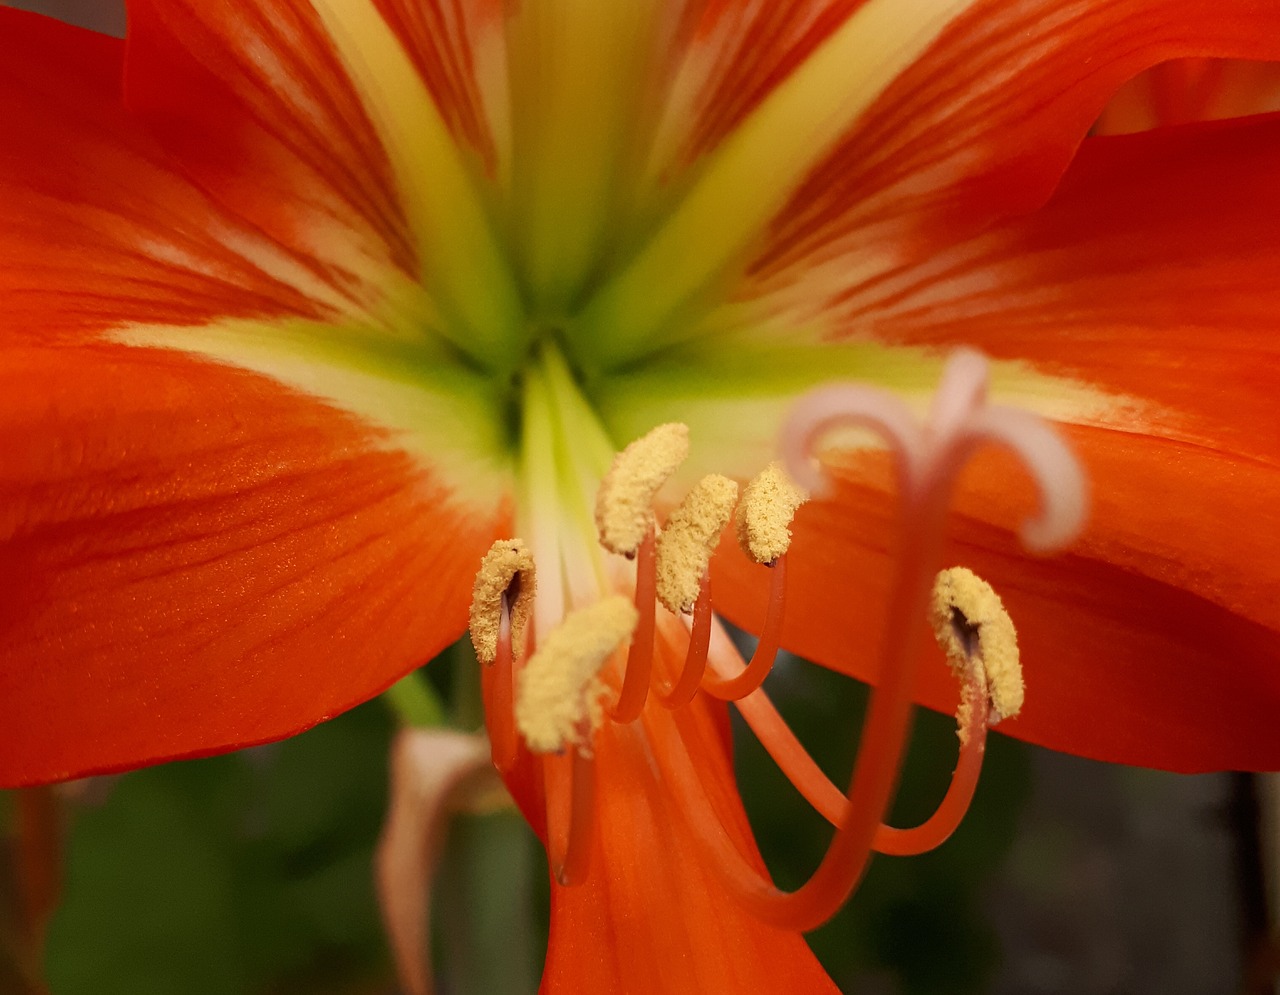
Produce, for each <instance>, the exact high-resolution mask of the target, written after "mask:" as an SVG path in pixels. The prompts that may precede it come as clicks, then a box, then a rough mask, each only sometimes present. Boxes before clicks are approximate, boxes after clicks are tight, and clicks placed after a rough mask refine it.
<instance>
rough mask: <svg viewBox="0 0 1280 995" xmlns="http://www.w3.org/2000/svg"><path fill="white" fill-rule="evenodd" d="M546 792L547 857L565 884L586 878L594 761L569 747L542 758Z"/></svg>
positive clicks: (592, 812) (592, 805)
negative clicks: (562, 751) (561, 751)
mask: <svg viewBox="0 0 1280 995" xmlns="http://www.w3.org/2000/svg"><path fill="white" fill-rule="evenodd" d="M542 769H543V777H544V780H545V784H546V795H547V857H548V858H549V860H550V862H551V873H552V874H554V875H555V879H556V881H557V882H558V883H559V884H560V885H562V886H566V887H568V886H571V885H575V884H581V883H582V882H583V881H585V880H586V877H587V867H588V862H589V860H590V857H591V838H592V834H593V831H594V825H595V795H596V776H595V765H594V764H593V763H592V761H591V758H590V757H587V756H584V755H583V754H582V751H580V750H578V749H576V748H572V747H571V748H570V749H568V750H566V751H565V752H564V753H560V754H550V755H548V756H546V757H545V758H544V759H543V767H542Z"/></svg>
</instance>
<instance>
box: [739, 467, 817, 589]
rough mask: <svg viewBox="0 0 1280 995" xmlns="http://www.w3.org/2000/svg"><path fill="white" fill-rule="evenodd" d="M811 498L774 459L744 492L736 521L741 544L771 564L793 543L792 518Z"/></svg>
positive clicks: (758, 560) (764, 562)
mask: <svg viewBox="0 0 1280 995" xmlns="http://www.w3.org/2000/svg"><path fill="white" fill-rule="evenodd" d="M807 500H809V495H808V494H806V493H805V491H804V488H802V487H800V486H799V485H797V484H796V483H795V482H794V481H793V480H792V479H791V478H790V477H789V476H788V475H787V471H786V470H784V469H783V468H782V464H781V463H770V464H769V465H768V466H767V467H765V468H764V469H763V470H761V471H760V473H758V474H757V475H756V476H755V478H754V479H753V480H752V481H751V483H749V484H747V486H746V488H745V489H744V490H743V492H742V500H741V501H740V502H739V503H738V513H737V515H735V516H734V524H735V526H736V527H737V531H738V545H739V546H741V547H742V551H743V552H744V553H746V554H747V556H748V557H750V558H751V559H753V560H755V561H756V562H757V563H763V564H766V565H768V564H770V563H772V562H773V561H774V560H776V559H777V558H778V557H779V556H781V555H782V554H783V553H785V552H786V551H787V548H788V547H789V546H790V545H791V519H792V518H794V517H795V513H796V509H797V508H799V507H800V506H801V505H802V504H804V503H805V502H806V501H807Z"/></svg>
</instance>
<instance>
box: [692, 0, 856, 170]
mask: <svg viewBox="0 0 1280 995" xmlns="http://www.w3.org/2000/svg"><path fill="white" fill-rule="evenodd" d="M864 2H865V0H775V2H772V3H768V4H758V3H750V2H747V0H690V2H687V3H685V4H684V9H683V11H682V16H681V25H680V27H679V28H678V29H677V30H676V32H675V37H674V39H673V40H674V41H675V43H676V56H677V58H676V61H683V62H684V63H685V66H684V73H685V77H684V78H683V79H682V83H683V84H684V85H685V86H687V87H689V88H690V89H693V90H696V91H697V94H698V95H697V100H696V105H695V106H694V107H693V108H692V111H693V113H692V115H691V117H690V119H689V121H688V123H687V125H686V127H685V131H686V134H685V139H684V142H683V145H682V148H681V150H680V152H679V153H678V154H677V156H676V158H677V161H678V162H680V163H681V164H682V165H688V163H690V162H691V161H692V160H694V159H696V158H698V157H699V156H701V155H703V154H704V153H706V152H709V151H711V149H713V148H714V147H715V146H716V145H718V144H719V143H720V141H721V140H722V139H723V138H724V137H725V136H726V135H727V134H728V133H729V132H730V131H732V130H733V129H734V128H735V127H736V126H737V125H738V124H740V123H741V122H742V120H743V119H744V118H745V117H746V116H747V115H748V114H749V113H750V112H751V111H752V109H753V108H754V107H756V105H758V104H759V103H760V101H762V100H763V99H764V98H765V97H767V96H768V95H769V93H770V92H771V91H772V90H773V89H774V88H775V87H777V86H778V84H779V83H781V82H782V81H783V80H785V79H786V78H787V77H788V76H789V75H791V73H792V72H793V71H794V70H795V69H796V68H797V67H798V66H799V65H800V64H801V63H803V62H804V60H805V59H806V58H807V57H808V56H809V55H810V54H811V53H812V52H813V51H814V49H816V48H817V47H818V46H819V45H821V44H822V42H823V41H825V40H826V39H827V38H828V37H829V36H830V35H831V33H832V32H834V31H835V30H836V29H837V28H839V27H840V25H841V24H843V23H844V21H845V20H846V19H848V17H849V15H850V14H852V13H853V12H854V11H856V10H857V9H858V8H859V7H861V6H862V4H863V3H864Z"/></svg>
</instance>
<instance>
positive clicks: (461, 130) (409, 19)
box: [373, 0, 510, 171]
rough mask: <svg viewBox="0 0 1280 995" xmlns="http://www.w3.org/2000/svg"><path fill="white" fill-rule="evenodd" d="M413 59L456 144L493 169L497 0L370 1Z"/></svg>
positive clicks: (499, 36) (501, 149) (502, 53)
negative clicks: (454, 0) (460, 0)
mask: <svg viewBox="0 0 1280 995" xmlns="http://www.w3.org/2000/svg"><path fill="white" fill-rule="evenodd" d="M373 3H374V5H375V6H376V7H377V9H378V11H379V12H380V13H381V14H382V16H383V18H384V19H385V20H386V22H387V24H388V25H389V26H390V27H391V29H392V30H393V31H394V32H395V34H396V36H397V37H398V38H399V39H400V43H401V44H402V45H403V46H404V49H405V51H406V52H407V53H408V54H409V57H410V58H411V59H412V60H413V64H414V66H415V67H416V68H417V70H418V72H419V74H420V75H421V76H422V79H423V82H424V83H425V84H426V87H427V90H428V91H429V92H430V94H431V96H432V97H433V98H434V99H435V103H436V106H437V107H439V109H440V113H441V114H442V115H443V116H444V119H445V120H446V121H447V122H448V124H449V130H450V132H451V133H452V134H453V136H454V138H455V139H456V140H457V141H458V142H459V144H461V145H464V146H466V147H467V148H470V149H471V150H472V151H473V152H475V154H476V155H477V156H479V157H480V159H481V160H482V161H483V162H484V163H485V164H486V166H487V168H488V169H489V170H491V171H494V170H497V168H498V166H499V162H500V161H501V159H503V158H504V157H505V155H506V148H505V146H506V145H507V143H508V142H509V141H510V137H509V135H508V134H507V125H508V121H507V117H508V114H509V113H510V112H509V108H508V107H507V101H508V99H509V97H510V95H509V94H508V93H507V92H506V88H507V75H506V47H505V39H504V37H503V15H504V13H505V6H504V4H503V2H502V0H474V2H471V3H466V4H459V3H447V2H441V0H425V2H415V0H373Z"/></svg>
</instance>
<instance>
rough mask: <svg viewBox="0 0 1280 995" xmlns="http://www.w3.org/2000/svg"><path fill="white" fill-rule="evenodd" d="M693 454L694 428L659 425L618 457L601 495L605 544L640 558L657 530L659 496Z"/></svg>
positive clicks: (599, 510) (598, 501)
mask: <svg viewBox="0 0 1280 995" xmlns="http://www.w3.org/2000/svg"><path fill="white" fill-rule="evenodd" d="M688 455H689V427H688V426H687V425H682V424H680V423H679V422H668V423H667V424H665V425H659V426H658V427H657V428H655V429H652V430H651V431H649V432H648V433H647V434H645V435H642V436H641V437H640V438H638V439H636V440H635V441H634V442H632V443H631V444H630V445H629V446H627V448H626V449H624V450H622V452H620V453H618V455H617V456H615V457H614V458H613V465H612V466H610V467H609V472H608V473H606V474H605V476H604V479H603V480H602V481H600V490H599V491H598V492H597V493H596V528H597V529H598V530H599V532H600V544H601V545H602V546H604V548H605V549H607V550H609V551H610V552H612V553H620V554H621V555H623V556H627V557H631V556H634V555H635V553H636V550H637V549H638V548H639V546H640V543H641V542H642V541H643V540H644V537H645V535H646V534H647V533H648V531H649V530H650V529H651V528H653V524H654V519H653V498H654V495H656V494H657V493H658V489H659V488H660V487H662V485H663V484H664V483H666V482H667V479H668V478H669V477H670V476H671V475H672V474H673V473H675V472H676V470H677V469H678V468H679V466H680V464H681V463H683V462H684V461H685V459H686V457H688Z"/></svg>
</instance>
